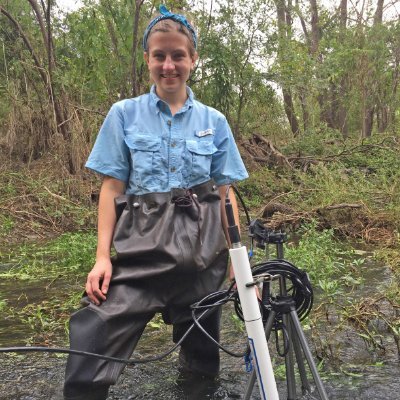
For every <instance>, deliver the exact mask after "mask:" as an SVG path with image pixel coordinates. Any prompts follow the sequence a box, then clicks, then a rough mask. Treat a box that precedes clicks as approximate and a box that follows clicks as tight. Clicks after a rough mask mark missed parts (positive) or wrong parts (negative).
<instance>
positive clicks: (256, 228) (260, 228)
mask: <svg viewBox="0 0 400 400" xmlns="http://www.w3.org/2000/svg"><path fill="white" fill-rule="evenodd" d="M249 237H250V238H251V240H252V241H255V242H256V247H258V248H259V249H263V250H266V248H267V246H268V245H269V244H275V245H276V250H277V255H278V258H283V243H285V242H286V241H287V235H286V233H284V232H276V231H273V230H272V229H269V228H267V227H265V226H264V224H263V222H262V221H261V220H260V219H255V220H252V221H250V225H249Z"/></svg>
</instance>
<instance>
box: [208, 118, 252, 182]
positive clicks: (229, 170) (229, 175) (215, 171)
mask: <svg viewBox="0 0 400 400" xmlns="http://www.w3.org/2000/svg"><path fill="white" fill-rule="evenodd" d="M214 144H215V146H216V147H217V149H218V151H217V152H216V153H215V154H214V155H213V159H212V162H211V177H212V178H213V179H214V181H215V183H216V184H217V185H219V186H221V185H228V184H230V183H233V182H236V181H240V180H243V179H246V178H248V176H249V175H248V173H247V171H246V167H245V166H244V164H243V161H242V158H241V157H240V153H239V150H238V148H237V146H236V143H235V139H234V138H233V135H232V131H231V128H230V127H229V124H228V121H227V120H226V118H225V117H222V118H221V119H220V120H219V121H218V124H217V129H216V134H215V140H214Z"/></svg>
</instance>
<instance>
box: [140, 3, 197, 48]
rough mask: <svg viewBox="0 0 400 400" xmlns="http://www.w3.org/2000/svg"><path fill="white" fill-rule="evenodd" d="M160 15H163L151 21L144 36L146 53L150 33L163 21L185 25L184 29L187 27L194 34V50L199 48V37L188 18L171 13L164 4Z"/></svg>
mask: <svg viewBox="0 0 400 400" xmlns="http://www.w3.org/2000/svg"><path fill="white" fill-rule="evenodd" d="M159 10H160V13H161V15H159V16H157V17H155V18H154V19H153V20H151V21H150V23H149V25H147V28H146V30H145V31H144V35H143V49H144V51H147V50H148V48H147V39H148V38H149V34H150V31H151V30H152V28H153V27H154V25H155V24H156V23H157V22H160V21H162V20H163V19H172V20H173V21H175V22H178V23H180V24H181V25H183V26H184V27H186V28H187V29H188V30H189V32H190V33H191V34H192V38H193V43H194V48H195V49H196V48H197V35H196V31H195V30H194V28H193V26H192V25H190V23H189V22H188V20H187V19H186V17H185V16H184V15H181V14H174V13H172V12H169V11H168V9H167V7H165V6H164V5H163V4H162V5H160V8H159Z"/></svg>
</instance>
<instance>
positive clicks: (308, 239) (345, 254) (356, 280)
mask: <svg viewBox="0 0 400 400" xmlns="http://www.w3.org/2000/svg"><path fill="white" fill-rule="evenodd" d="M297 235H298V237H299V240H298V242H297V243H296V242H292V243H290V244H288V246H286V249H285V258H286V259H288V260H290V261H291V262H292V263H293V264H295V265H296V266H297V267H298V268H300V269H302V270H304V271H306V272H307V273H308V274H309V276H310V280H311V282H312V283H313V284H314V285H317V286H318V287H319V288H320V289H321V290H322V293H323V295H322V296H323V297H326V298H329V299H331V300H332V301H333V300H334V299H335V296H337V295H338V294H339V293H343V291H344V290H345V289H346V288H349V287H354V286H358V285H360V284H361V283H362V278H361V275H362V274H361V272H362V271H361V268H362V265H363V262H364V260H363V259H356V258H355V257H354V251H353V250H352V249H351V248H350V247H347V248H346V246H345V245H344V244H343V243H339V242H338V241H337V239H335V237H334V232H333V230H329V229H326V230H324V231H319V230H318V229H317V224H316V223H315V222H313V223H311V224H307V225H304V226H303V227H302V228H301V229H300V231H299V232H298V233H296V236H297ZM347 290H348V289H347Z"/></svg>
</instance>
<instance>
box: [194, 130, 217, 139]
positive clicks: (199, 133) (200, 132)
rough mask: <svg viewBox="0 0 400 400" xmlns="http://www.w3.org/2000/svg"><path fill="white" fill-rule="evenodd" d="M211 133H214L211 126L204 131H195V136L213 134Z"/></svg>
mask: <svg viewBox="0 0 400 400" xmlns="http://www.w3.org/2000/svg"><path fill="white" fill-rule="evenodd" d="M213 134H214V132H213V130H212V129H211V128H208V129H206V130H205V131H198V132H196V136H198V137H203V136H207V135H213Z"/></svg>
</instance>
